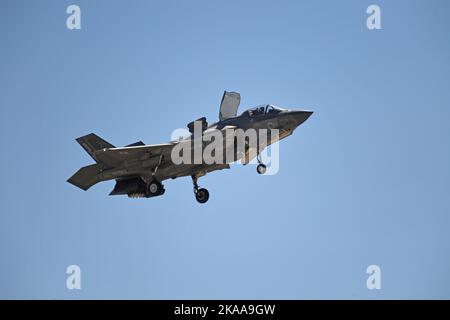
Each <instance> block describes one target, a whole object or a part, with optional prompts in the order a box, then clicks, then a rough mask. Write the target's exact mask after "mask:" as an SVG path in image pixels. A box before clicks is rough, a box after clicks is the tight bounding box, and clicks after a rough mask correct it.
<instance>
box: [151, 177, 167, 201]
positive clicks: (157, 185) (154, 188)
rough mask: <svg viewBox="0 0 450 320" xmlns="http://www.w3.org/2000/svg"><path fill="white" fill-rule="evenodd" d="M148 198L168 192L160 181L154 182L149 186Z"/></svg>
mask: <svg viewBox="0 0 450 320" xmlns="http://www.w3.org/2000/svg"><path fill="white" fill-rule="evenodd" d="M146 191H147V192H146V195H147V197H154V196H160V195H162V194H164V192H165V191H166V190H165V189H164V186H163V185H162V183H161V182H159V181H158V180H152V181H150V182H149V183H148V184H147V190H146Z"/></svg>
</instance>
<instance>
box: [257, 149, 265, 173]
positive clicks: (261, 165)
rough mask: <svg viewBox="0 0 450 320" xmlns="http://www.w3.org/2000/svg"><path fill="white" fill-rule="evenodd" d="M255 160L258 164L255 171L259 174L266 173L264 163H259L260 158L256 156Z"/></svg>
mask: <svg viewBox="0 0 450 320" xmlns="http://www.w3.org/2000/svg"><path fill="white" fill-rule="evenodd" d="M256 159H257V160H258V163H259V164H258V166H257V167H256V171H257V172H258V173H259V174H264V173H266V170H267V167H266V165H265V164H264V163H262V162H261V158H260V156H259V154H258V155H257V157H256Z"/></svg>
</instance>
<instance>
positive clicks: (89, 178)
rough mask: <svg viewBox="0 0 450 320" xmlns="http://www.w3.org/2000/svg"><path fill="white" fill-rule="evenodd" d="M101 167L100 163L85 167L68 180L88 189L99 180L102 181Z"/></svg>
mask: <svg viewBox="0 0 450 320" xmlns="http://www.w3.org/2000/svg"><path fill="white" fill-rule="evenodd" d="M101 168H102V166H101V165H100V164H98V163H96V164H91V165H90V166H86V167H83V168H81V169H80V170H78V171H77V172H76V173H75V174H74V175H73V176H71V177H70V178H69V179H68V180H67V182H69V183H71V184H73V185H74V186H77V187H78V188H80V189H83V190H84V191H86V190H87V189H89V188H90V187H92V186H93V185H94V184H96V183H97V182H100V181H102V180H101V179H100V177H99V173H100V170H101Z"/></svg>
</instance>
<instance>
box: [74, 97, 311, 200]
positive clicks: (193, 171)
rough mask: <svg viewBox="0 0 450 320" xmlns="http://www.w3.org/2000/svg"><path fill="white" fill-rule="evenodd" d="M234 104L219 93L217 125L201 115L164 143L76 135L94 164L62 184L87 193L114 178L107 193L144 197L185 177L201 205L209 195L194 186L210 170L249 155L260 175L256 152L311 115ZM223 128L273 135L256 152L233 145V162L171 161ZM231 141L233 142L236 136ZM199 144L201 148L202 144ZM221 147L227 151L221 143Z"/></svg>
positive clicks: (237, 99)
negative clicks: (119, 142)
mask: <svg viewBox="0 0 450 320" xmlns="http://www.w3.org/2000/svg"><path fill="white" fill-rule="evenodd" d="M240 100H241V97H240V94H239V93H237V92H227V91H225V92H224V94H223V97H222V101H221V104H220V111H219V121H218V122H216V123H214V124H212V125H208V123H207V122H206V118H204V117H203V118H200V119H198V120H195V121H193V122H191V123H189V124H188V128H189V131H190V133H191V134H190V136H188V137H185V138H181V139H179V140H176V141H171V142H168V143H164V144H153V145H146V144H144V143H143V142H142V141H139V142H136V143H133V144H130V145H127V146H125V147H119V148H118V147H115V146H113V145H112V144H110V143H108V142H106V141H105V140H103V139H102V138H100V137H98V136H97V135H95V134H93V133H91V134H88V135H86V136H83V137H80V138H78V139H76V141H77V142H78V143H79V144H80V145H81V146H82V147H83V148H84V150H86V152H87V153H89V155H90V156H91V157H92V158H93V159H94V160H95V162H96V163H95V164H92V165H89V166H86V167H82V168H81V169H80V170H78V171H77V172H76V173H75V174H74V175H73V176H72V177H70V178H69V179H68V180H67V181H68V182H70V183H71V184H73V185H75V186H77V187H79V188H81V189H83V190H88V189H89V188H90V187H91V186H93V185H94V184H96V183H98V182H101V181H106V180H112V179H115V181H116V185H115V187H114V189H113V190H112V191H111V193H110V195H128V197H130V198H139V197H144V198H150V197H154V196H159V195H162V194H164V192H165V189H164V186H163V184H162V181H164V180H166V179H175V178H178V177H184V176H190V177H191V178H192V182H193V185H194V194H195V198H196V199H197V201H198V202H200V203H205V202H206V201H208V199H209V192H208V190H206V189H204V188H199V185H198V183H197V179H198V178H199V177H201V176H204V175H206V174H207V173H209V172H212V171H216V170H222V169H228V168H230V166H229V163H230V162H234V161H237V160H241V162H242V163H243V164H247V163H249V162H250V161H251V160H252V159H253V158H255V156H256V158H257V160H258V163H259V165H258V166H257V172H258V173H259V174H264V173H265V172H266V165H265V164H263V163H262V162H261V160H260V157H259V155H260V153H261V152H262V150H263V149H264V148H265V147H267V146H269V145H270V144H272V143H274V142H276V141H278V140H281V139H283V138H285V137H287V136H289V135H291V134H292V133H293V131H294V130H295V129H296V128H297V127H298V126H299V125H300V124H302V123H303V122H304V121H306V120H307V119H308V118H309V116H311V114H312V111H306V110H287V109H282V108H278V107H276V106H274V105H271V104H266V105H261V106H258V107H256V108H253V109H249V110H246V111H244V112H243V113H242V114H241V115H237V110H238V107H239V104H240ZM197 125H200V128H201V129H200V131H201V132H200V135H198V133H196V132H195V130H194V128H198V126H197ZM228 129H242V130H248V129H253V130H256V131H261V130H262V129H263V130H267V132H270V131H274V129H276V130H277V136H276V137H275V138H273V137H271V138H269V139H268V141H267V142H266V143H265V144H264V145H262V146H261V145H259V146H258V148H257V150H249V149H250V147H249V146H248V145H247V144H245V143H244V146H245V149H244V153H242V152H238V150H237V149H236V147H235V146H234V145H233V151H232V153H233V158H232V160H231V161H230V160H229V159H228V160H229V161H228V162H227V161H224V162H219V163H210V162H209V163H207V162H205V161H201V162H200V163H198V162H197V163H195V162H194V163H180V164H177V163H174V161H173V158H172V154H173V153H172V151H173V149H174V148H176V147H177V145H178V146H180V145H179V144H182V143H189V144H191V143H192V142H193V141H195V139H202V138H203V137H204V136H206V135H208V133H209V132H213V131H215V132H217V131H218V130H219V131H220V132H222V133H223V135H224V136H225V140H226V139H227V133H226V132H228ZM233 138H234V139H236V137H233ZM201 145H202V146H203V145H204V142H202V143H201ZM224 148H227V147H226V144H225V145H224ZM224 151H226V150H224ZM251 151H253V152H251ZM224 153H225V152H224Z"/></svg>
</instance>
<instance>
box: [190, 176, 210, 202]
mask: <svg viewBox="0 0 450 320" xmlns="http://www.w3.org/2000/svg"><path fill="white" fill-rule="evenodd" d="M197 180H198V177H197V176H192V183H193V184H194V194H195V199H196V200H197V201H198V202H200V203H205V202H206V201H208V199H209V192H208V190H206V189H205V188H200V189H199V187H198V183H197Z"/></svg>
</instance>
